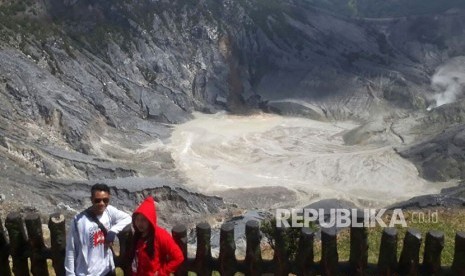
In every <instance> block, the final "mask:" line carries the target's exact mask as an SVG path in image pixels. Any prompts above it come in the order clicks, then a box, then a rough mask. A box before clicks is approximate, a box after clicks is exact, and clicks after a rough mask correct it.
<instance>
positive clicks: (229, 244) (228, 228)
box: [218, 222, 237, 276]
mask: <svg viewBox="0 0 465 276" xmlns="http://www.w3.org/2000/svg"><path fill="white" fill-rule="evenodd" d="M218 262H219V269H218V271H219V272H220V274H221V275H222V276H223V275H224V276H233V275H234V274H235V273H236V271H237V260H236V242H235V241H234V223H231V222H229V223H224V224H223V225H221V232H220V256H219V258H218Z"/></svg>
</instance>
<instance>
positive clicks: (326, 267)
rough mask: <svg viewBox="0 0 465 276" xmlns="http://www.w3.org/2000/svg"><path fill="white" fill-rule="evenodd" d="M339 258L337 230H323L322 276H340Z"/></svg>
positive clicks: (333, 228)
mask: <svg viewBox="0 0 465 276" xmlns="http://www.w3.org/2000/svg"><path fill="white" fill-rule="evenodd" d="M338 262H339V256H338V253H337V233H336V228H335V227H332V228H322V229H321V275H325V276H332V275H338V270H339V269H338V265H339V263H338Z"/></svg>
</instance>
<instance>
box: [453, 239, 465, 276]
mask: <svg viewBox="0 0 465 276" xmlns="http://www.w3.org/2000/svg"><path fill="white" fill-rule="evenodd" d="M452 272H453V275H457V276H465V232H458V233H457V234H455V251H454V262H453V263H452Z"/></svg>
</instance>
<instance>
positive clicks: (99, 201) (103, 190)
mask: <svg viewBox="0 0 465 276" xmlns="http://www.w3.org/2000/svg"><path fill="white" fill-rule="evenodd" d="M90 193H91V196H90V200H91V201H92V211H93V212H94V213H95V214H96V215H101V214H103V212H104V211H105V209H106V208H107V206H108V203H109V202H110V188H109V187H108V186H107V185H106V184H95V185H93V186H92V188H91V189H90Z"/></svg>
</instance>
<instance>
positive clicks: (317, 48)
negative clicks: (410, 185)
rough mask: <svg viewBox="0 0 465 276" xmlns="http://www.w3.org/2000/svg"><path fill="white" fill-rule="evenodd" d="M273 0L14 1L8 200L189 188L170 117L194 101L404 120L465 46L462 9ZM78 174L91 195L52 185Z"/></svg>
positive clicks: (8, 61)
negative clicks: (372, 15)
mask: <svg viewBox="0 0 465 276" xmlns="http://www.w3.org/2000/svg"><path fill="white" fill-rule="evenodd" d="M265 2H266V1H265ZM12 3H15V1H13V2H12ZM263 3H264V2H263V1H247V2H245V3H244V2H242V1H197V2H195V1H194V2H192V1H149V0H146V1H136V2H133V1H129V2H128V1H120V0H117V1H115V0H113V1H109V0H102V1H83V0H73V1H60V0H48V1H45V2H37V3H34V5H31V6H27V7H26V8H24V9H22V8H15V9H13V8H12V7H16V6H14V4H8V3H6V4H2V7H3V9H2V18H3V19H2V22H3V24H2V25H1V26H2V27H1V32H2V36H1V37H2V39H1V41H0V102H1V103H2V104H1V105H0V134H1V136H0V166H1V168H2V170H3V173H2V174H1V176H0V182H1V183H3V184H2V186H4V187H6V189H10V190H11V192H5V193H4V194H5V195H6V199H5V200H4V202H5V201H8V200H9V199H8V198H10V200H11V198H15V194H20V193H24V194H25V196H24V197H20V198H21V200H24V202H27V199H26V198H27V197H26V194H27V195H30V196H31V198H33V200H32V199H31V201H34V202H35V203H34V204H36V205H37V206H40V207H41V208H44V210H52V209H54V208H55V206H56V205H57V204H58V203H59V202H61V201H67V202H80V198H81V197H86V196H87V195H86V193H87V188H88V185H90V184H92V183H95V182H97V181H100V182H106V183H109V184H112V185H114V186H115V187H121V188H122V187H124V185H126V184H121V183H124V181H123V180H128V181H127V182H131V180H132V179H140V180H139V181H140V182H142V183H144V184H143V185H142V184H140V185H139V184H138V185H134V187H136V189H135V190H131V192H129V193H135V192H138V191H140V190H143V189H149V188H151V187H158V186H160V185H161V186H163V185H164V184H166V185H169V186H171V185H174V184H176V185H179V186H182V184H183V183H185V179H184V176H183V175H180V174H179V172H177V170H176V167H175V165H174V162H173V159H172V157H171V153H170V151H169V149H167V147H166V144H167V141H168V139H169V137H170V125H172V124H177V123H182V122H185V121H186V120H189V119H190V118H191V115H190V114H191V112H192V111H194V110H195V111H202V112H215V111H217V110H223V109H226V110H229V111H232V112H236V113H245V114H247V113H248V112H250V109H262V110H265V111H267V112H277V113H281V114H293V115H298V116H304V117H312V118H317V119H321V120H327V119H330V120H333V119H363V120H370V119H371V118H373V114H377V115H378V114H389V116H391V118H394V119H395V118H396V117H401V116H404V115H405V114H406V113H408V112H411V111H412V110H418V109H424V108H425V105H426V103H425V102H426V100H425V97H424V94H423V93H424V90H427V87H428V86H429V77H430V74H431V73H432V72H433V71H434V68H436V67H437V66H438V65H439V64H441V63H442V62H443V61H444V60H447V59H448V58H450V57H453V56H457V55H465V39H464V37H465V35H464V32H465V28H463V26H464V25H465V19H464V18H465V16H464V12H462V11H458V12H457V13H455V14H447V15H436V16H424V17H415V18H399V19H384V20H363V19H358V20H354V19H347V18H338V17H334V16H332V15H329V14H326V13H324V12H321V11H317V10H315V9H313V8H312V7H309V6H306V5H305V4H304V3H300V2H298V1H296V2H291V1H281V2H279V3H275V2H273V5H271V4H270V5H269V6H267V5H265V4H263ZM270 3H271V2H270ZM264 5H265V6H264ZM431 24H432V26H433V27H432V29H425V27H424V26H426V25H428V26H430V25H431ZM289 99H292V101H289ZM307 103H311V104H307ZM391 110H396V111H395V112H391ZM454 142H455V143H456V144H454V145H461V144H460V143H461V142H460V137H459V138H457V139H455V140H454ZM454 160H455V159H454ZM438 162H439V161H438ZM451 162H452V161H451ZM454 162H455V161H454ZM453 175H454V176H455V175H456V174H453ZM451 177H452V174H451ZM50 183H51V184H50ZM70 183H82V186H80V185H81V184H80V185H77V186H75V188H73V189H76V190H79V191H80V192H79V193H65V194H66V196H65V195H62V194H61V193H63V192H64V191H65V190H63V189H62V188H60V189H58V190H57V191H60V192H57V193H54V192H53V193H48V192H47V191H48V190H49V189H51V186H50V185H52V186H53V188H57V187H61V186H60V185H69V184H70ZM115 183H116V184H115ZM118 183H119V184H118ZM118 185H119V186H118ZM66 187H68V186H66ZM25 190H27V191H25ZM2 193H3V192H2ZM174 193H179V192H178V191H176V192H174ZM9 194H13V196H9ZM119 197H121V200H122V199H123V198H124V196H123V195H122V194H121V195H120V196H118V198H119ZM39 201H41V202H39ZM205 201H209V199H205ZM10 202H11V201H10ZM66 204H68V203H66ZM128 206H129V205H128ZM182 208H184V209H183V210H186V212H188V209H189V208H190V207H189V206H187V205H186V206H184V205H182ZM198 211H199V212H204V211H202V210H198ZM210 211H211V210H210Z"/></svg>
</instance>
